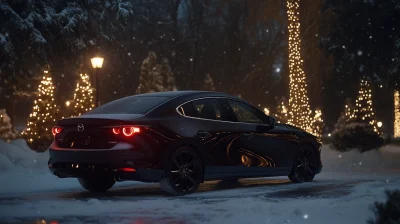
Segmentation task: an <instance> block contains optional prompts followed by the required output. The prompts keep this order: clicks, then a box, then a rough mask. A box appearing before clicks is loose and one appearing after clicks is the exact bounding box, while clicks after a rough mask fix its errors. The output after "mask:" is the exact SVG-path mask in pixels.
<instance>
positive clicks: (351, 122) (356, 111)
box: [332, 80, 383, 151]
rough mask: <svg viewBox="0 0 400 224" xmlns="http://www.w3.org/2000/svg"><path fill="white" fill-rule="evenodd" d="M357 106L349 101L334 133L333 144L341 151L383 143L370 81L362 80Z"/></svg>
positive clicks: (361, 148)
mask: <svg viewBox="0 0 400 224" xmlns="http://www.w3.org/2000/svg"><path fill="white" fill-rule="evenodd" d="M358 93H359V94H358V96H357V99H356V103H355V106H354V107H353V106H352V104H350V103H349V102H347V103H346V105H345V111H344V112H343V113H342V115H341V117H339V119H338V122H337V124H336V125H335V130H334V132H333V135H332V146H333V147H334V148H335V149H337V150H339V151H346V150H349V149H355V148H356V149H358V150H360V151H367V150H370V149H374V148H378V147H380V146H381V145H382V144H383V139H382V137H381V133H380V131H379V128H378V126H377V122H376V119H375V113H374V109H373V104H372V90H371V86H370V81H368V80H361V82H360V89H359V91H358Z"/></svg>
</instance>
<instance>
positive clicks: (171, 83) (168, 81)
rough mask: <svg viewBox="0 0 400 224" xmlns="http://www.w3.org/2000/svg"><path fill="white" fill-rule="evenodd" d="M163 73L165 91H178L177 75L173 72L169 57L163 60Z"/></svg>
mask: <svg viewBox="0 0 400 224" xmlns="http://www.w3.org/2000/svg"><path fill="white" fill-rule="evenodd" d="M160 66H161V74H162V76H163V77H164V88H163V91H176V90H177V88H176V84H175V77H174V74H173V73H172V70H171V66H169V61H168V59H167V58H163V59H162V61H161V65H160Z"/></svg>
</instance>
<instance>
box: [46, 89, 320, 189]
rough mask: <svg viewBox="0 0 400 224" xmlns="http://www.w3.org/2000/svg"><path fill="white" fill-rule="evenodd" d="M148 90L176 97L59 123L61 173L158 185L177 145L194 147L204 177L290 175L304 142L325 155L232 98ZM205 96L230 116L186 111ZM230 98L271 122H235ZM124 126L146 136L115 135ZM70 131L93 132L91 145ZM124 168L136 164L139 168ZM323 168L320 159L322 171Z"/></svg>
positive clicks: (308, 139)
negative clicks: (136, 109)
mask: <svg viewBox="0 0 400 224" xmlns="http://www.w3.org/2000/svg"><path fill="white" fill-rule="evenodd" d="M145 95H146V96H158V95H160V96H169V97H170V99H169V100H167V101H166V102H164V103H163V104H161V105H159V106H158V107H156V108H154V109H152V110H151V111H149V112H148V113H146V114H144V115H137V114H88V115H83V116H79V117H75V118H68V119H63V120H61V121H59V122H58V124H57V125H58V126H61V127H63V128H64V129H63V131H62V132H61V133H60V134H57V135H56V136H55V141H54V142H53V144H52V145H51V146H50V148H49V152H50V160H49V168H50V170H51V171H52V172H53V173H54V174H55V175H57V176H59V177H82V176H85V175H104V174H105V173H107V174H110V175H113V176H115V178H116V179H117V180H139V181H148V182H157V181H160V180H161V178H162V177H163V175H164V168H165V164H166V162H167V161H168V159H169V157H170V155H171V153H172V152H173V150H174V149H177V148H179V147H182V146H190V147H192V148H194V149H195V150H197V151H198V152H199V154H200V155H201V157H202V160H203V163H204V165H205V170H204V180H212V179H224V178H241V177H261V176H282V175H288V174H289V173H290V171H291V169H292V166H293V161H294V158H295V156H296V153H297V149H298V148H299V146H300V145H302V144H310V145H312V146H313V147H314V148H315V150H316V152H317V153H318V155H319V157H320V146H321V145H320V143H319V142H318V141H317V139H316V138H315V137H314V136H312V135H311V134H308V133H306V132H305V131H302V130H300V129H298V128H296V127H292V126H289V125H283V124H275V125H274V126H272V125H269V124H268V120H269V118H268V116H266V115H265V114H263V113H262V112H261V111H259V110H258V109H257V108H254V107H253V106H251V105H250V104H248V103H247V102H245V101H243V100H241V99H238V98H236V97H233V96H231V95H227V94H224V93H215V92H200V91H176V92H163V93H151V94H145ZM200 99H217V100H218V102H219V104H220V105H221V108H222V113H223V114H221V116H223V117H224V118H225V120H223V121H221V120H209V119H203V118H194V117H188V116H185V115H183V114H182V113H181V112H179V110H178V109H179V107H180V106H182V105H185V104H186V103H188V102H192V101H196V100H200ZM227 99H231V100H235V101H239V102H241V103H245V104H246V105H248V106H251V107H252V108H253V109H255V110H257V111H258V113H259V115H260V116H263V119H264V121H265V122H264V123H263V124H254V123H242V122H236V120H235V117H234V115H233V111H232V109H231V108H230V106H229V104H228V103H227ZM78 125H84V130H83V131H78ZM123 125H132V126H135V127H139V128H140V133H136V134H134V135H133V136H131V137H125V136H121V135H118V136H117V135H115V134H113V133H112V128H113V127H116V126H123ZM78 132H79V133H78ZM71 133H74V136H75V135H76V134H77V133H78V134H84V135H85V136H90V139H89V143H88V144H87V145H89V147H80V148H74V147H71V145H66V144H67V143H68V144H72V143H71V142H74V144H75V142H79V139H76V138H74V139H73V140H71V139H68V136H70V135H69V134H71ZM92 136H93V137H92ZM86 141H88V139H87V137H85V139H84V142H81V143H79V144H80V145H81V146H85V144H86V143H87V142H86ZM92 141H93V142H92ZM76 144H78V143H76ZM118 168H134V169H135V170H136V172H121V171H119V170H118ZM321 168H322V164H321V163H319V167H318V172H320V171H321Z"/></svg>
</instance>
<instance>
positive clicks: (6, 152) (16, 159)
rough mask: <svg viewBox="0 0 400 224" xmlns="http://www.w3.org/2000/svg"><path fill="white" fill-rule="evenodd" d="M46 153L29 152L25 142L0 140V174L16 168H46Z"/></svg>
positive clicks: (21, 140) (47, 158) (47, 155)
mask: <svg viewBox="0 0 400 224" xmlns="http://www.w3.org/2000/svg"><path fill="white" fill-rule="evenodd" d="M48 160H49V154H48V153H38V152H35V151H33V150H31V149H30V148H29V147H28V145H27V144H26V142H25V140H23V139H17V140H14V141H11V142H10V143H7V142H4V141H2V140H0V172H4V171H9V170H14V169H16V168H27V169H43V168H47V161H48Z"/></svg>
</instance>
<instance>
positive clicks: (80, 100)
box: [73, 74, 95, 116]
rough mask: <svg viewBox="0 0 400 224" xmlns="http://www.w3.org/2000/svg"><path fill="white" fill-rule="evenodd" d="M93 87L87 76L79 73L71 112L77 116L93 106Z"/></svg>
mask: <svg viewBox="0 0 400 224" xmlns="http://www.w3.org/2000/svg"><path fill="white" fill-rule="evenodd" d="M94 106H95V104H94V99H93V88H92V87H91V85H90V80H89V76H88V75H86V74H84V75H83V74H80V79H79V81H78V83H77V84H76V89H75V93H74V108H73V114H74V115H75V116H79V115H81V114H83V113H85V112H88V111H90V110H92V109H93V108H94Z"/></svg>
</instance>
